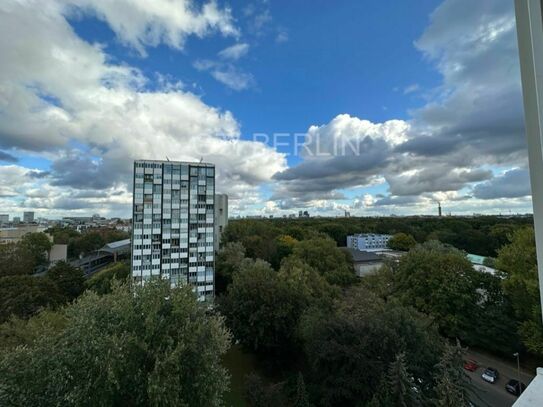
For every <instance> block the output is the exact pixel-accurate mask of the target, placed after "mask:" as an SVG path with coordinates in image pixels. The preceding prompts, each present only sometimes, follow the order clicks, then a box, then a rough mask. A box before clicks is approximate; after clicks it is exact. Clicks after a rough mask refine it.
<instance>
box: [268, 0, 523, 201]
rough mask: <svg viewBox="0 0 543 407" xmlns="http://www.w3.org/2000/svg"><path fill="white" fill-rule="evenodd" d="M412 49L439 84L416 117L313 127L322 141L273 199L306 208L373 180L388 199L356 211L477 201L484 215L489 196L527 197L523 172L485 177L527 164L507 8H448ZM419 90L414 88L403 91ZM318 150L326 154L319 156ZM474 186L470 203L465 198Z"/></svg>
mask: <svg viewBox="0 0 543 407" xmlns="http://www.w3.org/2000/svg"><path fill="white" fill-rule="evenodd" d="M415 46H416V47H417V49H418V50H420V51H421V54H422V55H423V57H424V59H425V61H426V62H427V63H430V64H432V65H433V66H435V68H436V69H437V71H438V72H439V73H440V74H441V75H442V77H443V81H442V83H441V84H440V85H439V86H438V87H436V88H435V89H433V90H429V91H428V92H427V95H426V96H425V97H427V103H426V104H425V105H423V106H422V107H420V108H417V109H415V110H412V111H411V112H410V114H411V118H410V119H409V120H407V121H401V120H390V121H387V122H384V123H370V122H368V121H365V120H362V119H360V118H356V117H351V116H348V115H339V116H337V117H336V118H334V119H333V120H332V121H331V122H330V123H328V124H325V125H321V126H311V127H310V128H309V130H308V137H309V138H311V137H312V136H313V137H315V136H319V137H320V140H319V142H318V143H313V144H310V145H309V147H308V149H305V150H302V154H301V157H302V159H303V161H302V162H301V163H300V164H298V165H296V166H294V167H292V168H289V169H287V170H285V171H282V172H281V173H278V174H276V175H275V176H274V178H275V179H276V180H278V181H279V185H278V187H277V189H276V193H275V195H274V197H276V198H277V199H282V200H285V199H288V197H289V196H290V197H291V198H295V199H296V200H297V202H298V203H300V204H302V203H303V202H309V200H308V199H304V194H305V195H306V196H308V197H311V196H312V195H315V194H317V193H318V194H320V195H321V196H323V198H324V199H326V197H327V196H328V197H331V196H333V194H334V192H337V191H341V190H342V189H345V188H358V187H363V186H365V185H367V182H368V180H370V179H376V178H379V177H384V179H385V180H386V182H387V184H388V194H387V195H386V196H383V197H381V198H377V197H376V198H375V199H374V201H373V202H372V204H371V205H364V203H363V201H362V199H360V198H358V199H356V200H355V201H354V202H353V206H354V207H355V208H367V207H370V206H372V207H378V206H396V207H399V206H402V205H403V206H409V205H425V204H426V205H431V204H432V202H433V199H434V198H433V196H437V195H439V196H441V198H440V199H444V200H448V201H450V202H453V201H454V202H457V204H458V205H465V207H466V208H467V207H468V206H469V205H468V204H466V201H468V200H470V199H472V200H474V202H478V203H477V205H475V204H474V207H475V206H479V207H485V208H488V205H491V202H490V200H491V199H493V198H499V197H510V198H512V197H524V196H526V195H528V194H529V189H528V188H527V185H528V182H527V180H526V178H527V172H526V171H525V170H524V172H522V171H520V170H514V171H509V172H506V173H505V174H504V175H503V176H500V177H496V178H493V175H492V171H491V168H495V167H500V168H508V167H509V168H516V167H525V166H526V161H527V152H526V145H525V139H524V135H523V132H524V126H523V113H522V98H521V89H520V75H519V66H518V51H517V44H516V36H515V20H514V14H513V5H512V4H511V2H509V1H507V0H481V1H477V2H472V1H470V0H454V1H453V0H445V1H444V2H443V3H442V4H441V5H440V6H439V7H437V8H436V10H435V11H434V12H433V13H432V14H431V16H430V24H429V26H428V27H427V28H426V30H425V31H424V33H423V34H422V35H421V37H420V38H419V39H418V40H417V41H416V43H415ZM418 90H419V85H417V84H412V85H409V86H407V87H406V88H405V89H404V93H405V94H409V93H412V92H416V91H418ZM338 140H340V141H341V140H347V141H348V142H354V141H356V143H357V145H359V146H360V149H359V151H358V152H357V153H356V154H341V153H340V154H338V153H337V150H334V145H335V144H337V142H338ZM340 144H341V143H340ZM343 144H345V143H343ZM317 147H319V148H320V151H324V152H326V153H329V152H331V154H329V156H322V157H316V154H315V152H316V149H317ZM522 177H524V179H521V178H522ZM334 181H335V182H334ZM514 181H517V185H515V186H514V187H513V185H512V184H513V183H515V182H514ZM475 184H478V185H477V186H475V187H473V185H475ZM472 187H473V196H470V195H467V194H466V193H465V192H466V190H468V188H472ZM459 191H463V192H464V193H463V194H459ZM498 191H500V192H498ZM479 198H481V199H484V200H487V202H485V203H484V204H483V203H481V201H480V199H479ZM366 201H367V202H368V203H369V200H366ZM494 204H497V205H499V203H498V202H494ZM520 204H525V202H520V201H519V205H520Z"/></svg>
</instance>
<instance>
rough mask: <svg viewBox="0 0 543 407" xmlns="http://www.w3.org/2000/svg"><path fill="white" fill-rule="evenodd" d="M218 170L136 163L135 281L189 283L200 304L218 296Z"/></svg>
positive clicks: (171, 163)
mask: <svg viewBox="0 0 543 407" xmlns="http://www.w3.org/2000/svg"><path fill="white" fill-rule="evenodd" d="M214 204H215V166H214V165H213V164H209V163H189V162H174V161H152V160H138V161H135V162H134V199H133V211H132V219H133V227H132V277H133V279H134V281H135V282H136V283H141V284H144V283H145V281H148V280H150V279H151V278H166V279H169V280H170V282H171V284H172V285H176V284H190V285H192V286H193V287H194V290H195V292H196V293H197V295H198V298H199V299H200V300H208V299H212V298H213V293H214V277H215V275H214V274H215V272H214V270H215V264H214V262H215V254H214V245H213V243H214V224H215V220H214V219H215V206H214Z"/></svg>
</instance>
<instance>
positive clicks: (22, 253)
mask: <svg viewBox="0 0 543 407" xmlns="http://www.w3.org/2000/svg"><path fill="white" fill-rule="evenodd" d="M34 266H35V262H34V258H33V257H32V256H30V255H28V252H27V251H26V250H24V249H23V248H22V247H21V246H20V245H19V244H16V243H6V244H0V277H6V276H16V275H25V274H32V273H33V272H34Z"/></svg>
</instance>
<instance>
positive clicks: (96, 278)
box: [85, 262, 130, 295]
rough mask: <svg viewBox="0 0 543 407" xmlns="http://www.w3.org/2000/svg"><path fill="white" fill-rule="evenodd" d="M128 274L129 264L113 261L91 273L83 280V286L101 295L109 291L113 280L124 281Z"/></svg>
mask: <svg viewBox="0 0 543 407" xmlns="http://www.w3.org/2000/svg"><path fill="white" fill-rule="evenodd" d="M129 275H130V266H129V265H128V264H125V263H121V262H118V263H113V264H111V265H109V266H107V267H105V268H104V269H102V270H100V271H99V272H97V273H95V274H93V275H92V276H91V277H90V278H89V279H88V280H86V281H85V288H86V289H88V290H92V291H94V292H95V293H97V294H100V295H103V294H108V293H110V292H111V290H112V287H113V284H114V282H115V281H117V282H120V281H125V280H126V279H127V278H128V276H129Z"/></svg>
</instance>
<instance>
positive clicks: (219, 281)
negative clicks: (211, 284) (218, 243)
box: [215, 242, 245, 295]
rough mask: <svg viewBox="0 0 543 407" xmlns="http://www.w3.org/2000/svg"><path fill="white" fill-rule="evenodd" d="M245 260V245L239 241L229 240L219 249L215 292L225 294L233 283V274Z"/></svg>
mask: <svg viewBox="0 0 543 407" xmlns="http://www.w3.org/2000/svg"><path fill="white" fill-rule="evenodd" d="M243 260H245V247H243V245H242V244H241V243H239V242H228V243H226V244H225V245H223V247H222V248H221V250H220V251H219V254H218V255H217V260H216V268H215V270H216V274H215V293H216V294H217V295H221V294H223V293H224V292H225V291H226V289H227V287H228V286H229V285H230V284H231V283H232V276H233V275H234V272H235V271H236V270H239V268H240V267H241V263H242V262H243Z"/></svg>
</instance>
